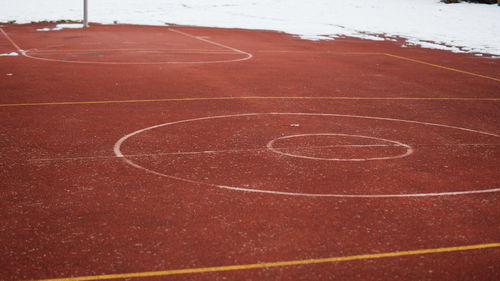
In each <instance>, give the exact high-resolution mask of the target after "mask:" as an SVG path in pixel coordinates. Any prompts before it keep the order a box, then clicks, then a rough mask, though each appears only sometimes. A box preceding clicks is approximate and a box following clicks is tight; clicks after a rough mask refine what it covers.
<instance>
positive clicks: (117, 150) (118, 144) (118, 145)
mask: <svg viewBox="0 0 500 281" xmlns="http://www.w3.org/2000/svg"><path fill="white" fill-rule="evenodd" d="M259 115H271V116H272V115H299V116H327V117H345V118H358V119H372V120H386V121H394V122H403V123H411V124H419V125H424V126H436V127H443V128H450V129H456V130H461V131H466V132H473V133H478V134H482V135H488V136H494V137H500V136H499V135H497V134H493V133H489V132H484V131H478V130H473V129H468V128H462V127H457V126H450V125H443V124H436V123H429V122H420V121H413V120H404V119H395V118H385V117H373V116H360V115H346V114H331V113H278V112H271V113H243V114H233V115H220V116H208V117H200V118H192V119H186V120H179V121H173V122H168V123H163V124H158V125H154V126H150V127H147V128H143V129H140V130H137V131H135V132H132V133H129V134H127V135H125V136H123V137H122V138H120V139H119V140H118V141H117V142H116V143H115V145H114V147H113V151H114V153H115V155H116V157H119V158H122V159H123V161H124V162H125V163H127V164H129V165H131V166H133V167H135V168H137V169H140V170H143V171H146V172H148V173H151V174H154V175H157V176H161V177H165V178H170V179H175V180H179V181H183V182H188V183H192V184H195V185H203V186H211V187H216V188H221V189H227V190H233V191H243V192H251V193H263V194H274V195H286V196H304V197H336V198H408V197H429V196H454V195H466V194H479V193H491V192H498V191H500V188H488V189H481V190H466V191H456V192H438V193H413V194H378V195H377V194H314V193H294V192H282V191H274V190H262V189H251V188H242V187H233V186H227V185H219V184H212V183H206V182H199V181H195V180H189V179H185V178H180V177H177V176H172V175H167V174H163V173H160V172H157V171H154V170H150V169H148V168H145V167H142V166H140V165H139V164H136V163H135V162H133V161H132V160H130V159H127V157H126V156H125V155H123V153H122V152H121V146H122V144H123V143H124V142H125V141H126V140H127V139H129V138H130V137H133V136H135V135H137V134H140V133H142V132H145V131H148V130H153V129H156V128H161V127H165V126H170V125H174V124H182V123H188V122H194V121H202V120H213V119H223V118H233V117H245V116H259Z"/></svg>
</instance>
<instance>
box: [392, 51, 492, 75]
mask: <svg viewBox="0 0 500 281" xmlns="http://www.w3.org/2000/svg"><path fill="white" fill-rule="evenodd" d="M383 54H384V55H385V56H388V57H392V58H397V59H401V60H406V61H411V62H416V63H419V64H424V65H428V66H432V67H437V68H441V69H445V70H449V71H454V72H458V73H462V74H467V75H472V76H476V77H480V78H484V79H489V80H493V81H497V82H500V79H499V78H495V77H490V76H486V75H481V74H477V73H473V72H469V71H464V70H460V69H456V68H452V67H447V66H442V65H439V64H434V63H429V62H425V61H421V60H416V59H411V58H407V57H402V56H397V55H393V54H388V53H383Z"/></svg>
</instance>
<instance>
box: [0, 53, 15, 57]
mask: <svg viewBox="0 0 500 281" xmlns="http://www.w3.org/2000/svg"><path fill="white" fill-rule="evenodd" d="M15 56H19V54H18V53H16V52H12V53H7V54H0V57H15Z"/></svg>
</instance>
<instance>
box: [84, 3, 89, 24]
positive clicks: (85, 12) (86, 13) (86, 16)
mask: <svg viewBox="0 0 500 281" xmlns="http://www.w3.org/2000/svg"><path fill="white" fill-rule="evenodd" d="M83 27H85V28H87V27H89V5H88V1H87V0H83Z"/></svg>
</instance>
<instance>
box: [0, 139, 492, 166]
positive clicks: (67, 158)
mask: <svg viewBox="0 0 500 281" xmlns="http://www.w3.org/2000/svg"><path fill="white" fill-rule="evenodd" d="M412 145H413V146H415V147H422V146H433V147H444V146H448V147H449V146H451V147H461V146H500V143H463V144H461V143H457V144H412ZM336 147H339V148H367V147H400V145H397V144H339V145H316V146H300V147H299V146H297V147H275V149H284V150H287V149H303V148H307V149H322V148H336ZM268 150H269V149H268V148H267V147H266V148H249V149H226V150H205V151H177V152H159V153H141V154H127V155H124V157H129V158H147V157H155V156H169V155H198V154H217V153H242V152H264V151H268ZM114 158H121V157H118V156H116V155H109V156H79V157H78V156H77V157H53V158H34V159H29V160H27V161H28V162H33V163H36V162H52V161H78V160H109V159H114ZM1 164H2V163H0V165H1Z"/></svg>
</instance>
